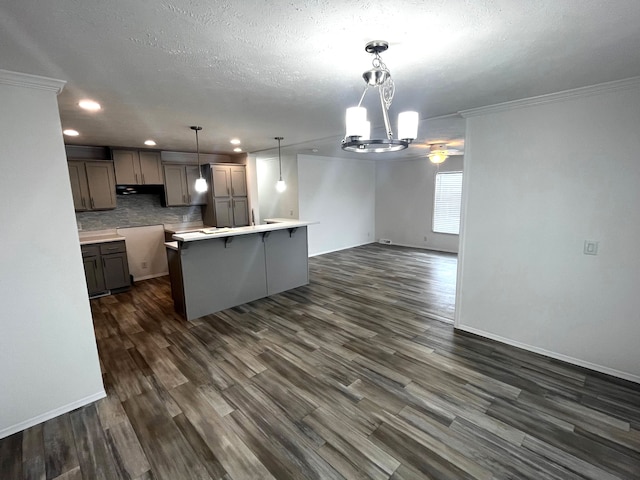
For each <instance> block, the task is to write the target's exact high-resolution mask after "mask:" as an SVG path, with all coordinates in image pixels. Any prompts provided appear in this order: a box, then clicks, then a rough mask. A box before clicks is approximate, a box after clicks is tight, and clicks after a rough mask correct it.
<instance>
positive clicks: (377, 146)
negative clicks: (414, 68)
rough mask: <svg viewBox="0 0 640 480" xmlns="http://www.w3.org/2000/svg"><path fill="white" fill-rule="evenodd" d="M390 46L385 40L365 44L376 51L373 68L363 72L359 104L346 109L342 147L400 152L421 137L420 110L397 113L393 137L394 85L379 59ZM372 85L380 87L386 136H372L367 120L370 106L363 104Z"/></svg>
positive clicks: (362, 151)
mask: <svg viewBox="0 0 640 480" xmlns="http://www.w3.org/2000/svg"><path fill="white" fill-rule="evenodd" d="M388 48H389V44H388V43H387V42H385V41H384V40H375V41H373V42H369V43H367V45H366V46H365V51H366V52H367V53H371V54H373V61H372V62H371V63H372V65H373V68H372V69H371V70H367V71H366V72H364V73H363V74H362V78H364V81H365V83H366V85H365V87H364V92H363V93H362V96H361V97H360V102H358V106H357V107H350V108H347V114H346V127H347V129H346V135H345V137H344V139H343V140H342V149H343V150H346V151H348V152H358V153H384V152H397V151H400V150H404V149H405V148H407V147H408V146H409V144H410V143H411V142H412V141H413V140H415V138H416V137H417V136H418V112H402V113H400V114H399V115H398V138H393V131H392V130H391V124H390V123H389V107H391V102H392V100H393V94H394V93H395V85H394V83H393V80H392V79H391V72H390V71H389V69H388V68H387V66H386V65H385V64H384V63H383V62H382V59H381V58H380V53H381V52H384V51H385V50H387V49H388ZM369 87H372V88H377V89H378V92H379V95H380V106H381V108H382V118H383V119H384V126H385V129H386V132H387V138H380V139H372V138H369V137H370V132H371V122H369V121H368V120H367V109H366V108H364V107H361V105H362V101H363V100H364V97H365V95H366V93H367V90H368V89H369Z"/></svg>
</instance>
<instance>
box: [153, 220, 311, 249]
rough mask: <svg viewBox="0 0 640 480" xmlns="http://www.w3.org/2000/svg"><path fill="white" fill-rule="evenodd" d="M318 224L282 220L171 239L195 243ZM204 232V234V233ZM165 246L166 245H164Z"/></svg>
mask: <svg viewBox="0 0 640 480" xmlns="http://www.w3.org/2000/svg"><path fill="white" fill-rule="evenodd" d="M315 223H318V222H304V221H300V220H283V221H278V222H277V223H269V224H266V225H255V226H249V227H236V228H226V227H223V228H203V229H202V230H200V231H198V232H191V233H183V234H176V235H173V236H172V238H173V239H174V240H177V241H178V242H195V241H197V240H208V239H211V238H224V237H234V236H237V235H251V234H252V233H264V232H272V231H275V230H286V229H288V228H297V227H306V226H307V225H313V224H315ZM205 232H206V233H205ZM165 245H166V244H165Z"/></svg>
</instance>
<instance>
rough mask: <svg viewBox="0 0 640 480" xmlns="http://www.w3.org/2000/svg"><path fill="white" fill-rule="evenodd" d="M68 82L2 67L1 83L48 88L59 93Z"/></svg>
mask: <svg viewBox="0 0 640 480" xmlns="http://www.w3.org/2000/svg"><path fill="white" fill-rule="evenodd" d="M66 83H67V82H66V81H64V80H56V79H55V78H49V77H41V76H39V75H31V74H29V73H19V72H10V71H9V70H1V69H0V84H1V85H13V86H16V87H26V88H35V89H37V90H48V91H51V92H55V93H56V95H59V94H60V92H62V89H63V88H64V86H65V85H66Z"/></svg>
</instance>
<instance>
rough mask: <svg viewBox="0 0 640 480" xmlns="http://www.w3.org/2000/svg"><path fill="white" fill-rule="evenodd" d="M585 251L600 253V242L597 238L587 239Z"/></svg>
mask: <svg viewBox="0 0 640 480" xmlns="http://www.w3.org/2000/svg"><path fill="white" fill-rule="evenodd" d="M583 251H584V254H585V255H598V242H596V241H595V240H585V241H584V250H583Z"/></svg>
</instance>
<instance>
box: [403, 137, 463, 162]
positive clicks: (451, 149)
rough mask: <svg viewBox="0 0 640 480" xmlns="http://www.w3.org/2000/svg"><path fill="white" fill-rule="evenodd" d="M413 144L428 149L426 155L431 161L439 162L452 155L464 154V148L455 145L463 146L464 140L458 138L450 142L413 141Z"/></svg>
mask: <svg viewBox="0 0 640 480" xmlns="http://www.w3.org/2000/svg"><path fill="white" fill-rule="evenodd" d="M413 145H414V146H416V147H418V148H423V149H426V150H428V153H427V157H428V158H429V160H430V161H431V163H435V164H439V163H442V162H444V161H445V160H446V159H447V158H449V157H451V156H454V155H464V150H461V149H460V148H456V147H462V148H464V140H458V141H454V142H450V143H446V142H429V143H427V142H425V143H415V142H414V144H413Z"/></svg>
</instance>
